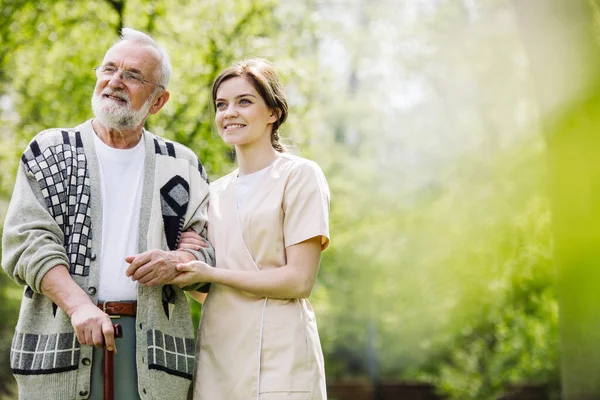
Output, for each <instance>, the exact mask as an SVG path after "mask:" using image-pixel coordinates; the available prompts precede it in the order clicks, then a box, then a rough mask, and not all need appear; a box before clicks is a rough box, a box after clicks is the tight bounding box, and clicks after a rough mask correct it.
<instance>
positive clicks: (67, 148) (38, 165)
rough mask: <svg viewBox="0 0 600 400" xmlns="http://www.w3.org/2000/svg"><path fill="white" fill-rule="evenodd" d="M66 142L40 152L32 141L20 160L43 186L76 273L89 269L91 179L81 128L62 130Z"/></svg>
mask: <svg viewBox="0 0 600 400" xmlns="http://www.w3.org/2000/svg"><path fill="white" fill-rule="evenodd" d="M62 139H63V143H61V144H58V145H55V146H49V147H47V148H46V149H45V150H43V151H41V150H40V147H39V145H38V143H37V141H35V140H34V141H32V142H31V143H30V145H29V147H28V148H27V149H26V150H25V152H24V153H23V156H22V157H21V161H22V162H23V163H24V164H25V167H26V168H27V169H28V170H29V172H31V173H32V174H33V176H34V177H35V179H36V180H37V181H38V183H39V185H40V189H41V191H42V195H43V196H44V200H45V201H46V206H47V207H48V211H49V212H50V215H52V217H53V218H54V220H55V221H56V223H57V224H58V225H59V226H60V228H61V230H62V231H63V232H64V233H65V250H66V252H67V256H68V258H69V262H70V271H71V274H73V275H81V276H88V275H89V270H90V258H89V252H90V246H91V239H92V238H91V221H92V219H91V216H90V178H89V172H88V169H87V161H86V156H85V153H84V149H83V144H82V142H81V135H80V133H79V132H78V131H62Z"/></svg>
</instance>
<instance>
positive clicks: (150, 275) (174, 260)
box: [125, 250, 182, 286]
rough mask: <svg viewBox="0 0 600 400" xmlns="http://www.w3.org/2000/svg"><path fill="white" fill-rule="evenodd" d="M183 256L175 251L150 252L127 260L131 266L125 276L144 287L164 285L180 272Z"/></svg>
mask: <svg viewBox="0 0 600 400" xmlns="http://www.w3.org/2000/svg"><path fill="white" fill-rule="evenodd" d="M181 260H182V259H181V256H180V255H179V254H178V253H177V252H175V251H164V250H150V251H146V252H144V253H140V254H137V255H135V256H129V257H127V258H125V261H126V262H128V263H129V264H130V265H129V267H128V268H127V271H125V275H127V276H129V277H131V279H133V280H134V281H138V282H139V283H140V284H141V285H144V286H156V285H164V284H166V283H167V282H169V281H171V280H172V279H173V278H175V277H176V276H177V275H178V274H179V272H178V271H177V268H176V266H177V264H179V263H181Z"/></svg>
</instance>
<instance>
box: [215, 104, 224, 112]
mask: <svg viewBox="0 0 600 400" xmlns="http://www.w3.org/2000/svg"><path fill="white" fill-rule="evenodd" d="M215 107H216V108H217V110H222V109H223V108H225V103H221V102H219V103H216V104H215Z"/></svg>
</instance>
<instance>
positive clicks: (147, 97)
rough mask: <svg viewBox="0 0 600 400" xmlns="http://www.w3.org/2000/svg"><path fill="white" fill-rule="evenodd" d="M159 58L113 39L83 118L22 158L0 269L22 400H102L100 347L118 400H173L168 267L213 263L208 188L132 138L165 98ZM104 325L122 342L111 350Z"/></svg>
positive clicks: (180, 373)
mask: <svg viewBox="0 0 600 400" xmlns="http://www.w3.org/2000/svg"><path fill="white" fill-rule="evenodd" d="M170 74H171V66H170V61H169V57H168V55H167V54H166V52H165V51H164V50H163V49H161V48H160V47H158V45H157V44H156V42H155V41H154V40H153V39H152V38H151V37H149V36H148V35H146V34H144V33H142V32H139V31H135V30H132V29H127V28H125V29H123V32H122V39H121V41H119V42H117V43H116V44H115V45H113V46H112V47H111V48H110V49H109V50H108V51H107V52H106V55H105V57H104V61H103V62H102V64H101V65H100V66H99V67H97V68H96V76H97V78H98V79H97V82H96V86H95V88H94V93H93V97H92V109H93V111H94V114H95V118H94V119H92V120H89V121H86V122H84V123H83V124H81V125H79V126H77V127H75V128H70V129H49V130H46V131H44V132H41V133H39V134H38V135H37V136H36V137H35V138H34V139H33V140H32V141H31V142H30V143H29V145H28V147H27V148H26V149H25V151H24V153H23V155H22V157H21V163H20V165H19V169H18V172H17V179H16V184H15V189H14V194H13V197H12V199H11V203H10V206H9V209H8V213H7V216H6V220H5V225H4V233H3V241H2V251H3V254H2V266H3V268H4V269H5V271H6V272H7V273H8V275H9V276H10V277H11V278H12V279H14V280H15V281H16V282H18V283H19V284H21V285H24V286H25V289H24V293H23V299H22V303H21V311H20V315H19V320H18V323H17V327H16V332H15V336H14V339H13V342H12V350H11V357H10V363H11V367H12V370H13V372H14V375H15V377H16V380H17V383H18V387H19V398H20V399H21V400H27V399H40V398H42V397H43V398H47V399H52V400H59V399H86V398H90V397H91V398H92V399H101V398H102V393H103V391H102V349H101V347H102V346H106V347H107V349H108V350H114V351H115V352H116V344H118V347H119V352H118V353H116V355H115V369H116V377H115V397H116V398H117V399H127V400H129V399H135V398H142V399H161V400H162V399H185V398H186V396H187V393H188V389H189V385H190V382H191V379H192V374H193V370H194V332H193V328H192V321H191V319H190V314H189V309H188V305H187V302H186V298H185V295H184V292H183V291H182V290H181V289H179V288H178V287H176V286H172V285H168V284H167V285H165V283H166V282H169V281H170V280H171V279H172V278H174V277H175V276H176V275H177V271H176V269H175V265H176V264H178V263H180V262H187V261H191V260H194V259H200V260H204V261H206V262H209V263H211V264H214V253H213V250H212V248H211V247H210V246H209V247H207V248H202V249H199V250H198V251H194V250H177V242H178V240H179V236H180V234H181V232H182V231H183V230H186V229H189V228H191V229H193V230H194V231H195V232H197V233H199V234H200V235H201V236H203V237H205V236H206V229H207V204H208V180H207V177H206V173H205V171H204V168H203V167H202V164H201V163H200V162H199V160H198V159H197V157H196V156H195V155H194V153H193V152H192V151H191V150H189V149H188V148H186V147H184V146H182V145H180V144H178V143H174V142H170V141H168V140H165V139H163V138H160V137H158V136H155V135H153V134H152V133H150V132H148V131H146V130H144V128H143V126H144V122H145V120H146V118H147V117H148V115H149V114H156V113H157V112H158V111H159V110H160V109H161V108H162V107H163V106H164V105H165V103H166V102H167V100H168V99H169V92H168V91H167V90H166V88H167V84H168V82H169V78H170ZM111 317H119V319H118V320H116V321H118V322H119V323H120V324H121V325H123V330H124V338H123V339H119V340H118V341H115V338H114V335H113V327H112V320H111Z"/></svg>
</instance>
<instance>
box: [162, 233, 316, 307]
mask: <svg viewBox="0 0 600 400" xmlns="http://www.w3.org/2000/svg"><path fill="white" fill-rule="evenodd" d="M321 240H322V239H321V236H316V237H313V238H311V239H308V240H305V241H303V242H301V243H298V244H295V245H292V246H289V247H287V248H286V251H285V252H286V258H287V264H286V265H284V266H282V267H266V266H264V267H263V268H262V269H261V270H259V271H239V270H231V269H222V268H212V267H210V266H208V265H207V264H206V263H203V262H201V261H192V262H189V263H185V264H180V265H178V266H177V269H178V271H180V272H182V273H181V274H180V275H178V276H177V277H176V278H175V279H173V281H171V282H170V283H173V284H177V285H182V284H184V285H189V284H192V283H195V282H214V283H217V284H220V285H225V286H229V287H232V288H234V289H238V290H242V291H245V292H248V293H252V294H254V295H257V296H261V297H273V298H280V299H295V298H305V297H308V296H309V295H310V293H311V291H312V288H313V286H314V283H315V280H316V277H317V273H318V271H319V263H320V260H321Z"/></svg>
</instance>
